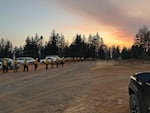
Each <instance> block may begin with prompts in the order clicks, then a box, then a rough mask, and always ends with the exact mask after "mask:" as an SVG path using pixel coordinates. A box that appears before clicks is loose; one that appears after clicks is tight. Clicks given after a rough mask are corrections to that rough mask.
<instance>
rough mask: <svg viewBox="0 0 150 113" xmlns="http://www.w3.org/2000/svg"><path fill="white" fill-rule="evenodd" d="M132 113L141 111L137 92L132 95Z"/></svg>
mask: <svg viewBox="0 0 150 113" xmlns="http://www.w3.org/2000/svg"><path fill="white" fill-rule="evenodd" d="M130 113H141V112H140V107H139V102H138V99H137V96H136V95H135V94H131V95H130Z"/></svg>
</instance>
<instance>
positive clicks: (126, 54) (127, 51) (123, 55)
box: [121, 47, 130, 60]
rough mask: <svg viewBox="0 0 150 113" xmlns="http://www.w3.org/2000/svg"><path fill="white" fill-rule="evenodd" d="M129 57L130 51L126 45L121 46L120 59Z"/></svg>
mask: <svg viewBox="0 0 150 113" xmlns="http://www.w3.org/2000/svg"><path fill="white" fill-rule="evenodd" d="M129 58H130V51H129V50H128V49H127V48H126V47H123V49H122V51H121V59H124V60H128V59H129Z"/></svg>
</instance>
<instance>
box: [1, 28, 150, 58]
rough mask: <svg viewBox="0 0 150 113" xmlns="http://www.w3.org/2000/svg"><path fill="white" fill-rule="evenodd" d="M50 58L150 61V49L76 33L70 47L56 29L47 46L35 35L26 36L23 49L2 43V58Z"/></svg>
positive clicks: (41, 37)
mask: <svg viewBox="0 0 150 113" xmlns="http://www.w3.org/2000/svg"><path fill="white" fill-rule="evenodd" d="M47 55H59V56H60V57H72V58H75V57H80V58H81V57H82V58H84V59H88V58H99V59H106V60H109V59H125V60H128V59H150V49H149V50H148V51H145V49H144V48H143V47H142V45H134V44H133V45H132V47H131V48H126V47H123V48H122V49H120V47H119V46H112V47H108V46H107V45H105V43H104V41H103V38H102V37H100V35H99V34H98V33H97V34H95V35H89V37H88V40H87V38H85V36H84V35H83V36H82V35H80V34H76V36H75V37H74V39H73V41H72V43H71V44H68V43H67V42H66V41H65V37H64V35H63V34H60V33H56V32H55V30H53V31H52V33H51V34H50V38H49V40H48V42H47V43H46V44H43V36H38V34H36V35H35V36H32V37H29V36H28V37H27V38H26V40H25V45H24V46H23V47H13V44H12V43H11V42H10V41H9V40H4V39H3V38H2V39H1V40H0V57H10V58H13V57H14V56H15V57H20V56H31V57H33V58H45V56H47Z"/></svg>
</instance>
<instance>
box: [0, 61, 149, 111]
mask: <svg viewBox="0 0 150 113" xmlns="http://www.w3.org/2000/svg"><path fill="white" fill-rule="evenodd" d="M44 68H45V66H42V65H40V66H39V69H38V71H36V72H35V71H33V66H30V71H29V72H22V68H21V69H20V70H19V72H17V73H13V72H9V73H5V74H3V73H0V113H129V108H128V106H129V105H128V89H127V87H128V83H129V76H130V75H132V74H134V73H135V72H138V71H148V70H149V69H150V64H149V63H143V62H120V61H117V62H114V61H86V62H78V63H71V64H70V65H68V64H67V65H65V66H64V67H59V68H54V69H49V70H47V71H46V70H45V69H44Z"/></svg>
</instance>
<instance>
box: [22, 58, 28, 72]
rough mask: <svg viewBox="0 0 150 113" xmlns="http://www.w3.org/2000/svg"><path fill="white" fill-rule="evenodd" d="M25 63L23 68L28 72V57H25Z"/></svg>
mask: <svg viewBox="0 0 150 113" xmlns="http://www.w3.org/2000/svg"><path fill="white" fill-rule="evenodd" d="M23 65H24V69H23V71H24V72H25V71H27V72H28V62H27V59H25V60H24V63H23Z"/></svg>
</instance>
